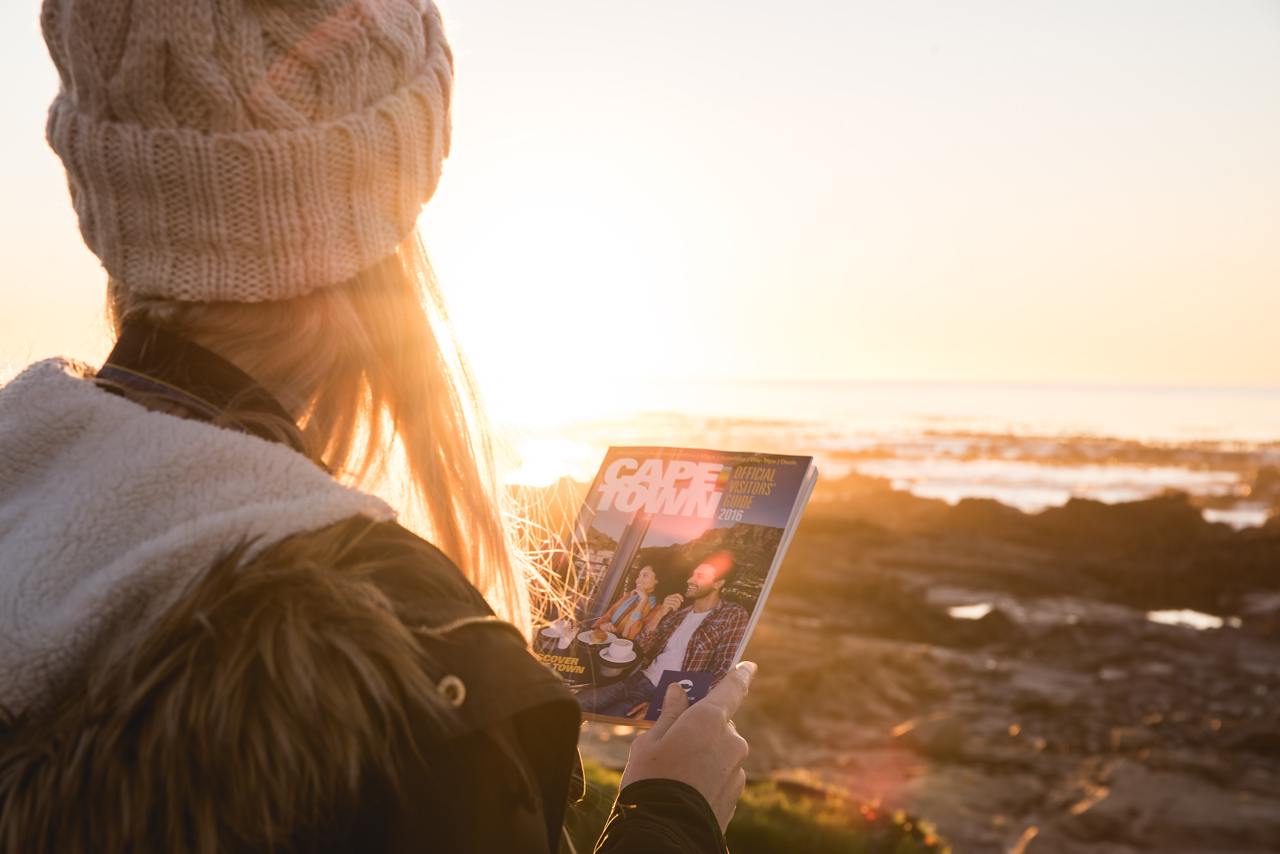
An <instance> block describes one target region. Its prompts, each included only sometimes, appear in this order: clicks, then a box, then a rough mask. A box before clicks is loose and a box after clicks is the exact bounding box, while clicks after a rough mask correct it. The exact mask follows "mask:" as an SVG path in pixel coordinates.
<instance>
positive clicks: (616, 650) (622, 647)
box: [609, 638, 632, 660]
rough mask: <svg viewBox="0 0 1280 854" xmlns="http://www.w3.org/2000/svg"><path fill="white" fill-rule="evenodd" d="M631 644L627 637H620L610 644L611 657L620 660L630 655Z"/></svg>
mask: <svg viewBox="0 0 1280 854" xmlns="http://www.w3.org/2000/svg"><path fill="white" fill-rule="evenodd" d="M631 645H632V644H631V641H629V640H627V639H626V638H618V639H617V640H615V641H614V642H613V643H611V644H609V657H610V658H616V659H619V660H621V659H624V658H628V657H630V655H631Z"/></svg>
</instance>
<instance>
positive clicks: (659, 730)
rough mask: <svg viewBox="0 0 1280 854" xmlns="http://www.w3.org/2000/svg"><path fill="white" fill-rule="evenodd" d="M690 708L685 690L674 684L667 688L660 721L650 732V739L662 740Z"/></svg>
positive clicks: (659, 716) (659, 715)
mask: <svg viewBox="0 0 1280 854" xmlns="http://www.w3.org/2000/svg"><path fill="white" fill-rule="evenodd" d="M688 708H689V698H688V696H686V695H685V693H684V689H683V688H681V687H680V685H679V684H678V683H676V682H672V683H671V684H670V685H668V686H667V693H666V696H665V697H663V699H662V711H661V712H660V713H659V714H658V720H657V721H656V722H655V723H654V725H653V728H652V729H650V730H649V733H650V736H649V737H650V738H652V739H655V740H656V739H659V738H662V736H663V735H665V734H666V732H667V730H669V729H671V725H672V724H673V723H675V722H676V719H677V718H679V717H680V716H681V715H682V714H684V712H685V710H686V709H688Z"/></svg>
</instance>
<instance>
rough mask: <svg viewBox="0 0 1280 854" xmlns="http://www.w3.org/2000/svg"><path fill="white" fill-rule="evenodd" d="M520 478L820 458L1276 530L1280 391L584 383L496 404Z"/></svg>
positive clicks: (1025, 504) (1012, 494)
mask: <svg viewBox="0 0 1280 854" xmlns="http://www.w3.org/2000/svg"><path fill="white" fill-rule="evenodd" d="M491 403H492V404H496V405H493V406H491V413H492V414H493V416H494V420H495V422H496V423H497V425H498V426H499V428H500V434H501V435H502V436H504V437H505V439H506V447H507V448H508V454H509V455H508V462H509V464H510V465H509V470H510V474H509V479H510V481H511V482H514V483H523V484H529V485H540V484H547V483H551V482H553V481H554V480H556V479H558V478H560V477H564V476H568V477H572V478H575V479H578V480H587V479H589V478H590V477H591V476H592V474H594V472H595V469H596V467H597V465H598V464H599V461H600V459H601V458H602V457H603V454H604V449H605V448H606V447H608V446H609V445H628V444H635V445H642V444H654V445H684V446H690V447H711V448H720V449H726V450H755V451H769V452H776V453H790V454H813V455H814V456H816V457H817V458H818V463H819V466H820V468H821V470H822V472H823V476H824V478H827V479H831V478H835V477H839V476H841V475H844V474H848V473H850V472H859V473H862V474H867V475H874V476H879V477H884V478H888V479H889V480H891V481H892V482H893V484H894V485H895V487H896V488H899V489H905V490H909V491H911V492H913V493H915V494H917V495H921V496H926V497H933V498H940V499H943V500H946V501H948V502H952V503H954V502H956V501H959V500H960V499H962V498H966V497H983V498H994V499H996V500H999V501H1002V502H1004V503H1006V504H1009V505H1010V506H1013V507H1017V508H1019V509H1022V510H1024V511H1028V512H1035V511H1038V510H1042V509H1044V508H1046V507H1051V506H1056V505H1061V504H1063V503H1065V502H1066V501H1067V500H1068V499H1070V498H1071V497H1085V498H1094V499H1097V500H1101V501H1108V502H1118V501H1132V500H1136V499H1141V498H1146V497H1150V496H1153V495H1157V494H1159V493H1161V492H1163V491H1165V490H1168V489H1176V490H1182V491H1185V492H1188V493H1189V494H1191V495H1192V496H1193V497H1194V498H1195V500H1196V501H1197V503H1198V504H1199V505H1200V506H1202V508H1203V512H1204V514H1205V516H1206V517H1207V518H1209V519H1211V520H1213V521H1222V522H1226V523H1228V524H1231V525H1233V526H1235V527H1245V526H1249V525H1258V524H1261V523H1262V522H1264V521H1266V519H1267V518H1268V516H1269V515H1270V513H1271V512H1272V509H1273V502H1270V501H1267V500H1263V499H1262V498H1260V497H1259V495H1258V493H1257V490H1255V489H1253V488H1252V487H1253V485H1254V481H1255V478H1256V476H1257V473H1258V472H1259V471H1260V470H1263V469H1265V468H1266V467H1267V466H1280V389H1267V388H1168V387H1122V386H1085V385H1058V386H1052V385H1013V384H958V383H925V382H920V383H889V382H884V383H880V382H841V383H806V382H692V381H678V382H666V383H657V382H633V381H618V382H616V383H612V384H602V383H599V382H589V381H583V382H582V383H581V384H580V385H579V386H578V387H574V386H573V385H571V384H563V385H560V386H556V387H538V388H525V389H521V390H520V392H519V393H517V394H514V395H511V394H508V395H507V396H505V397H504V398H502V399H500V400H496V401H491Z"/></svg>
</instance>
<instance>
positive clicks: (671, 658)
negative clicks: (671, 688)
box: [644, 609, 711, 685]
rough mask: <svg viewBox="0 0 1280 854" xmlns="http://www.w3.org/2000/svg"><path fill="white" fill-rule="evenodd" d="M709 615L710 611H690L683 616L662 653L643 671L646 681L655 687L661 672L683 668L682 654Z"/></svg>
mask: <svg viewBox="0 0 1280 854" xmlns="http://www.w3.org/2000/svg"><path fill="white" fill-rule="evenodd" d="M710 613H711V611H710V610H707V611H702V612H698V611H694V610H693V609H690V610H689V613H687V614H685V615H684V619H683V620H681V621H680V625H678V626H676V629H675V631H673V632H672V633H671V637H669V638H667V645H666V646H664V647H663V648H662V652H660V653H658V657H657V658H655V659H654V660H653V663H651V664H650V665H649V666H648V667H646V668H645V669H644V676H645V678H646V679H648V680H649V681H650V682H652V683H653V684H654V685H657V684H658V680H659V679H661V678H662V673H663V671H666V670H680V669H682V668H683V667H684V653H685V650H686V649H688V648H689V640H690V639H691V638H692V637H693V633H694V632H696V631H697V630H698V626H700V625H702V621H703V620H705V619H706V618H707V614H710Z"/></svg>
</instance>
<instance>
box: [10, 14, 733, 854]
mask: <svg viewBox="0 0 1280 854" xmlns="http://www.w3.org/2000/svg"><path fill="white" fill-rule="evenodd" d="M42 24H43V28H44V33H45V38H46V41H47V42H48V44H49V48H50V53H51V55H52V57H53V60H54V62H55V64H56V65H57V68H58V72H59V75H60V77H61V82H62V87H61V89H60V91H59V94H58V96H57V98H56V100H55V101H54V104H53V106H52V108H51V110H50V114H49V124H48V136H49V141H50V144H51V145H52V147H53V148H54V150H55V151H56V152H57V154H58V155H59V156H60V157H61V158H62V161H63V163H64V165H65V167H66V169H67V175H68V181H69V184H70V189H71V196H72V201H73V203H74V205H75V208H76V211H77V214H78V215H79V220H80V226H81V231H82V234H83V235H84V238H85V241H86V242H87V243H88V245H89V247H90V248H91V249H92V250H93V251H94V252H95V253H96V254H97V255H98V257H99V258H100V259H101V261H102V263H103V266H104V267H105V268H106V270H107V272H108V274H109V287H108V308H109V314H110V317H111V320H112V323H113V325H114V328H115V330H116V332H117V334H118V340H117V342H116V346H115V348H114V349H113V351H112V353H111V355H110V357H109V358H108V359H107V362H106V364H105V365H103V366H102V367H101V368H100V369H99V370H98V371H96V374H95V372H94V371H92V370H91V369H89V368H88V367H87V366H84V365H78V364H75V363H71V362H68V361H66V360H61V359H52V360H48V361H46V362H40V363H37V364H35V365H32V366H31V367H30V368H28V369H27V370H26V371H24V372H23V373H22V374H21V375H20V376H19V377H17V378H16V379H15V380H14V381H13V382H11V383H10V384H9V385H8V386H6V387H5V388H4V389H3V390H0V673H3V674H4V679H3V680H2V681H0V707H3V710H4V715H3V722H2V723H0V840H2V841H3V847H4V850H6V851H19V850H20V851H24V852H42V851H50V852H52V851H58V852H88V851H95V852H115V851H126V850H127V851H143V852H149V851H157V852H158V851H165V852H214V851H219V852H222V851H264V850H271V851H281V852H283V851H308V852H312V851H345V850H360V851H411V850H413V851H416V850H427V849H429V850H442V851H551V850H554V849H555V848H556V846H557V843H558V839H559V835H560V825H561V819H562V816H563V813H564V808H565V804H566V801H567V800H568V798H569V797H570V788H571V784H570V780H571V777H572V776H573V771H574V770H575V768H576V758H575V753H574V746H575V742H576V738H577V728H578V723H579V712H578V708H577V706H576V704H575V703H574V702H573V701H572V699H571V697H570V696H569V694H568V693H567V692H566V690H565V689H564V687H563V685H561V683H560V682H559V681H558V679H556V678H554V677H553V676H552V675H551V674H550V672H549V671H548V670H546V669H545V668H543V667H542V666H541V665H539V664H537V663H536V662H535V661H534V659H533V658H532V657H531V656H530V655H529V654H528V651H527V647H526V639H527V635H528V623H529V614H530V599H531V596H532V597H533V598H537V597H539V596H543V595H545V594H546V592H547V588H546V586H545V585H544V584H542V582H541V581H540V579H539V576H538V575H537V573H536V572H535V568H534V567H533V566H531V565H530V563H529V562H528V561H527V560H526V559H525V558H523V557H522V556H521V555H520V554H519V553H518V551H517V550H515V549H513V547H512V545H511V543H510V541H509V538H508V534H507V530H506V528H505V526H504V523H503V510H502V503H501V499H500V492H499V491H498V489H497V488H496V487H495V485H494V475H493V470H492V464H491V462H490V455H489V452H488V444H487V439H486V436H485V432H484V428H483V422H482V421H481V420H480V419H479V417H478V414H477V413H476V411H475V410H474V407H473V406H472V400H473V396H472V393H471V388H470V385H469V382H468V380H467V376H466V372H465V370H464V369H463V367H462V362H461V360H460V358H459V356H458V354H457V352H456V350H455V349H454V348H453V347H452V346H451V344H450V341H449V338H448V335H447V329H448V327H447V323H446V319H445V316H444V312H443V309H442V308H441V304H440V302H439V299H438V296H437V294H436V291H435V288H434V285H433V283H432V281H431V277H430V273H429V269H428V267H427V264H426V261H425V259H424V256H423V253H422V251H421V248H420V246H419V245H418V243H417V242H416V239H415V238H414V237H413V235H414V225H415V220H416V216H417V214H418V211H419V209H420V207H421V205H422V204H423V203H424V202H425V201H426V200H427V199H428V198H429V197H430V195H431V194H432V192H433V190H434V188H435V186H436V182H437V179H438V177H439V173H440V167H441V163H442V160H443V158H444V156H445V154H446V153H447V151H448V146H449V96H450V87H451V83H452V71H453V64H452V56H451V53H450V51H449V48H448V46H447V44H446V42H445V39H444V34H443V30H442V27H441V23H440V18H439V15H438V13H437V11H436V9H435V7H434V6H433V5H432V4H431V3H430V0H349V1H348V0H314V2H308V3H295V2H285V0H225V2H219V3H209V2H207V0H171V2H167V3H163V4H160V3H149V4H143V3H137V2H132V1H131V0H46V2H45V4H44V7H43V12H42ZM400 472H404V478H403V479H404V480H405V481H406V482H405V483H404V484H403V487H404V489H403V492H404V493H405V494H406V495H405V500H404V501H403V502H402V503H403V504H404V507H403V509H404V511H405V512H404V513H403V515H401V516H400V517H399V518H400V519H401V520H403V522H404V524H403V525H402V524H400V523H399V522H397V521H396V518H397V517H396V514H395V512H394V511H393V509H392V508H391V506H390V505H388V504H387V503H386V502H384V501H383V500H381V499H380V498H377V497H374V496H373V495H372V494H371V491H370V490H372V489H373V488H375V487H377V486H382V487H385V488H387V489H393V488H396V487H399V486H401V485H402V484H399V483H398V482H397V481H398V478H397V477H396V475H398V474H399V473H400ZM415 531H416V533H415ZM419 534H421V535H422V536H419ZM423 537H426V539H424V538H423ZM428 539H429V540H430V542H428ZM752 672H753V668H751V667H749V666H748V667H744V668H743V669H742V670H741V672H740V675H739V677H738V678H737V679H735V680H733V682H734V684H733V685H732V686H731V689H730V690H726V691H725V692H722V695H721V696H719V697H718V698H708V700H706V701H703V702H702V703H699V704H698V705H697V706H695V707H693V708H688V707H687V706H686V705H685V704H683V703H681V702H679V698H675V699H676V702H675V703H674V707H675V711H673V713H672V714H671V715H669V716H666V717H664V719H663V720H661V721H659V723H658V725H657V726H655V727H654V728H653V729H652V730H650V731H649V732H648V733H647V734H645V735H644V736H642V737H641V738H640V739H638V740H637V742H636V744H635V747H634V748H633V751H632V757H631V760H630V763H629V765H628V768H627V771H626V774H625V776H624V780H623V782H624V785H625V788H624V790H623V791H622V792H621V793H620V795H619V800H618V805H617V809H616V810H615V813H614V816H613V818H611V820H610V824H609V826H608V827H607V828H606V832H605V835H604V837H602V840H601V843H600V848H601V850H607V851H641V850H643V851H675V850H695V851H703V850H721V849H722V848H723V837H722V829H723V827H724V824H725V823H726V822H727V821H728V818H729V816H730V815H731V814H732V809H733V804H734V803H735V802H736V799H737V796H738V794H739V793H740V792H741V789H742V780H743V777H742V771H741V767H740V766H741V760H742V758H743V757H744V756H745V752H746V744H745V742H744V741H742V739H741V738H740V737H739V736H737V735H736V733H734V732H733V729H732V725H731V724H729V723H727V720H728V716H729V714H731V713H732V711H733V709H734V708H736V705H737V703H738V702H740V701H741V698H742V696H743V694H745V691H746V686H747V683H748V681H749V679H750V675H751V673H752ZM712 699H715V702H714V703H713V702H711V700H712ZM668 705H671V701H670V700H668ZM704 707H705V708H704ZM695 745H696V747H695Z"/></svg>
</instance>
